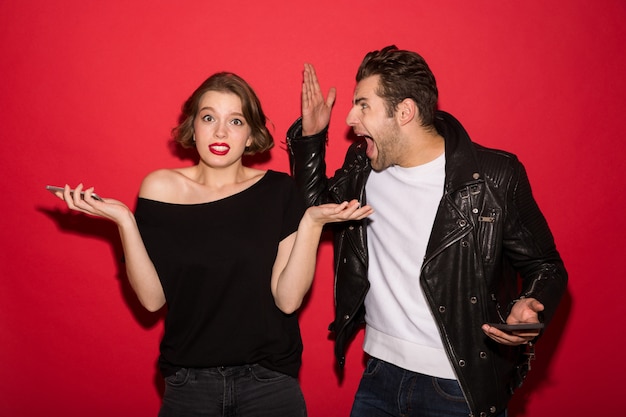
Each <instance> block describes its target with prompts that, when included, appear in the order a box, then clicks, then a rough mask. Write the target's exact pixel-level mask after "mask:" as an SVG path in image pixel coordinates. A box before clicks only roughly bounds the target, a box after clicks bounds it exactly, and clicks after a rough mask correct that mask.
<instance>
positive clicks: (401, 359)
mask: <svg viewBox="0 0 626 417" xmlns="http://www.w3.org/2000/svg"><path fill="white" fill-rule="evenodd" d="M445 162H446V161H445V154H442V155H441V156H439V157H438V158H436V159H435V160H433V161H431V162H428V163H426V164H424V165H419V166H416V167H411V168H402V167H398V166H392V167H389V168H387V169H385V170H383V171H382V172H376V171H372V172H371V174H370V176H369V178H368V181H367V185H366V192H367V203H368V204H369V205H371V206H372V207H373V208H374V210H375V212H374V214H372V215H371V216H370V217H369V219H370V221H371V223H370V225H369V226H368V229H367V239H368V240H367V242H368V251H369V271H368V275H369V281H370V285H371V287H370V290H369V292H368V294H367V297H366V298H365V308H366V315H365V321H366V331H365V341H364V344H363V349H364V350H365V351H366V352H367V353H368V354H369V355H371V356H374V357H376V358H379V359H382V360H384V361H386V362H390V363H393V364H394V365H397V366H399V367H401V368H404V369H408V370H410V371H413V372H419V373H422V374H426V375H431V376H435V377H439V378H448V379H456V376H455V374H454V370H453V368H452V366H451V364H450V362H449V360H448V357H447V355H446V352H445V350H444V348H443V344H442V342H441V337H440V335H439V330H438V329H437V326H436V324H435V321H434V319H433V316H432V314H431V312H430V308H429V307H428V305H427V303H426V300H425V299H424V294H423V292H422V289H421V286H420V283H419V277H420V270H421V267H422V262H423V259H424V255H425V254H426V246H427V244H428V240H429V238H430V233H431V230H432V226H433V223H434V221H435V215H436V213H437V208H438V207H439V202H440V201H441V197H442V195H443V188H444V181H445Z"/></svg>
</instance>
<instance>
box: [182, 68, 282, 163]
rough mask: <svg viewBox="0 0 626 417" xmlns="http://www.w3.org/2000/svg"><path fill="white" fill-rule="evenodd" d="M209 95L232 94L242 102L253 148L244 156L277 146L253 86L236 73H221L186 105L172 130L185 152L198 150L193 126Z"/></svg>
mask: <svg viewBox="0 0 626 417" xmlns="http://www.w3.org/2000/svg"><path fill="white" fill-rule="evenodd" d="M207 91H219V92H223V93H232V94H234V95H236V96H237V97H239V98H240V99H241V110H242V113H243V117H244V118H245V119H246V121H247V122H248V124H249V126H250V131H251V135H252V138H253V139H252V144H250V146H249V147H246V150H245V152H244V155H253V154H255V153H258V152H265V151H267V150H269V149H271V148H272V147H273V146H274V138H273V137H272V134H271V133H270V132H269V130H268V129H267V126H266V121H267V120H266V118H265V114H264V113H263V108H262V107H261V102H260V101H259V98H258V97H257V95H256V93H255V92H254V90H253V89H252V87H250V85H249V84H248V83H247V82H246V81H245V80H244V79H243V78H241V77H239V76H238V75H236V74H233V73H232V72H218V73H215V74H213V75H211V76H210V77H209V78H207V79H206V80H205V81H204V82H203V83H202V84H201V85H200V87H198V88H197V89H196V91H194V92H193V94H192V95H191V96H190V97H189V98H188V99H187V101H185V103H184V104H183V107H182V113H181V115H180V118H179V121H180V123H179V125H178V126H176V127H175V128H174V129H172V136H173V138H174V140H175V141H176V142H178V143H179V144H180V145H181V146H182V147H183V148H193V147H195V142H194V138H193V135H194V130H193V123H194V119H195V118H196V115H197V114H198V107H199V105H200V100H201V99H202V96H203V95H204V93H206V92H207Z"/></svg>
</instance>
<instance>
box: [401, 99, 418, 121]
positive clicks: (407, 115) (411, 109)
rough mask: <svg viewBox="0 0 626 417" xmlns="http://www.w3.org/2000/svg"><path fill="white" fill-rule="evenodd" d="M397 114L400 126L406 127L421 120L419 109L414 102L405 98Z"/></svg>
mask: <svg viewBox="0 0 626 417" xmlns="http://www.w3.org/2000/svg"><path fill="white" fill-rule="evenodd" d="M396 114H397V117H398V122H399V123H400V125H405V124H407V123H409V122H411V121H413V120H416V119H418V118H419V109H418V108H417V105H416V104H415V102H414V101H413V100H411V99H410V98H405V99H404V100H402V101H401V102H400V103H399V104H398V107H397V111H396Z"/></svg>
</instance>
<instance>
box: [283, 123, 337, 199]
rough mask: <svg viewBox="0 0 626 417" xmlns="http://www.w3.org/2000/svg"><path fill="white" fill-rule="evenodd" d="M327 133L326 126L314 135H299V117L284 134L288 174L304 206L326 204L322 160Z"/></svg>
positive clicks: (300, 129)
mask: <svg viewBox="0 0 626 417" xmlns="http://www.w3.org/2000/svg"><path fill="white" fill-rule="evenodd" d="M327 133H328V127H326V128H325V129H324V130H322V131H321V132H319V133H317V134H315V135H311V136H302V118H299V119H298V120H296V121H295V122H294V123H293V124H292V125H291V127H290V128H289V130H288V131H287V147H288V149H289V165H290V168H291V175H292V176H293V177H294V179H295V181H296V185H297V186H298V189H299V190H300V192H301V193H302V194H303V196H304V199H305V202H306V204H307V206H314V205H319V204H324V203H326V202H327V201H328V196H327V192H326V190H327V189H328V178H327V177H326V161H325V156H326V135H327Z"/></svg>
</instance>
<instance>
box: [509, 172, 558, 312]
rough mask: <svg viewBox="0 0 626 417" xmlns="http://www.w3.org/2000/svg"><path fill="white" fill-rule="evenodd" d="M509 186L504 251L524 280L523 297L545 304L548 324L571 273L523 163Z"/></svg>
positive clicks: (521, 294) (521, 295)
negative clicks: (558, 249)
mask: <svg viewBox="0 0 626 417" xmlns="http://www.w3.org/2000/svg"><path fill="white" fill-rule="evenodd" d="M509 187H510V188H509V192H508V197H507V199H508V200H509V201H507V213H506V216H507V222H506V226H505V227H506V230H505V235H504V250H505V251H506V256H507V257H508V258H509V259H510V260H511V261H512V263H513V266H514V268H515V269H516V270H517V271H519V273H520V276H521V278H522V289H521V293H520V297H522V298H529V297H532V298H536V299H537V300H539V301H540V302H541V303H542V304H544V306H545V310H544V311H543V312H542V315H543V320H544V321H545V322H546V323H548V322H549V321H550V319H551V318H552V317H553V315H554V312H555V310H556V308H557V306H558V303H559V301H560V299H561V297H562V296H563V294H564V292H565V289H566V286H567V280H568V276H567V271H566V270H565V266H564V264H563V261H562V259H561V257H560V255H559V253H558V251H557V249H556V245H555V243H554V237H553V236H552V233H551V231H550V228H549V227H548V223H547V221H546V219H545V217H544V216H543V214H542V213H541V211H540V210H539V207H538V205H537V203H536V201H535V199H534V198H533V195H532V191H531V187H530V183H529V181H528V176H527V174H526V170H525V169H524V166H523V165H522V164H521V163H520V162H519V161H518V164H517V172H516V175H514V176H513V178H512V180H511V183H510V184H509Z"/></svg>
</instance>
